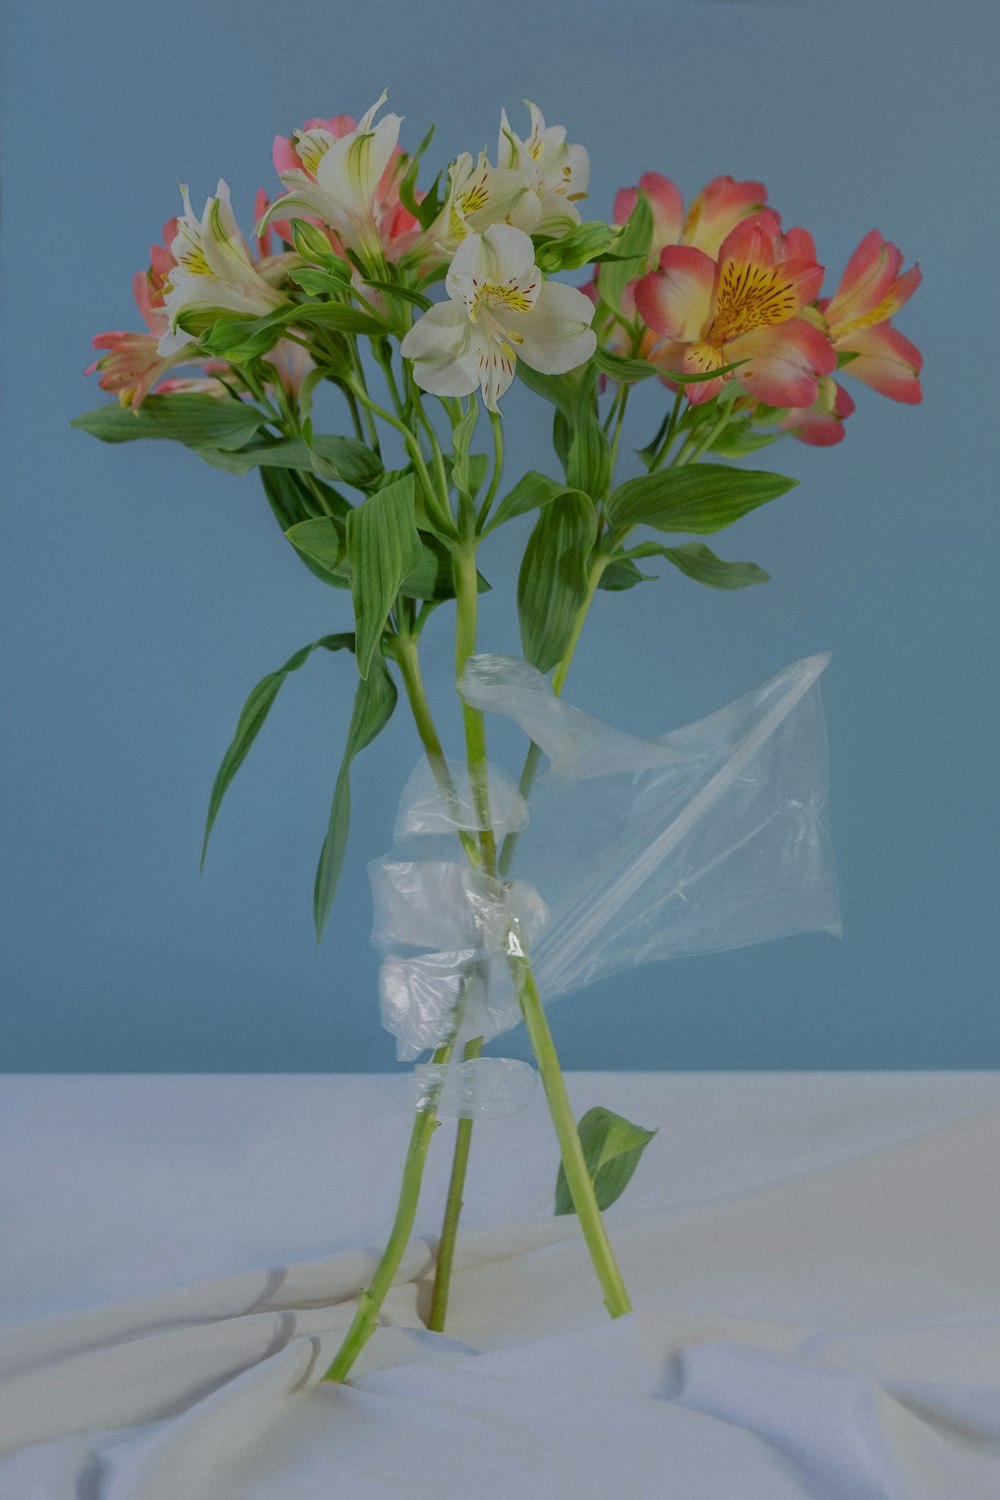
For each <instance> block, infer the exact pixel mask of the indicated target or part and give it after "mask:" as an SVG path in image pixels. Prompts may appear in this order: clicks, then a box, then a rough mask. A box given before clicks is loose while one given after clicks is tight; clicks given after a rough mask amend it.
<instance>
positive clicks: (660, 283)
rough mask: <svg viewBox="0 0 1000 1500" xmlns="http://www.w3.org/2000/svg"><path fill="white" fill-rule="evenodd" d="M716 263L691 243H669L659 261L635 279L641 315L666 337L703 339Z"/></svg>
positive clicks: (636, 296) (638, 307)
mask: <svg viewBox="0 0 1000 1500" xmlns="http://www.w3.org/2000/svg"><path fill="white" fill-rule="evenodd" d="M714 286H715V263H714V261H712V260H711V259H710V258H709V257H708V256H707V255H705V254H703V252H702V251H701V250H695V249H694V248H693V247H692V246H690V245H667V246H665V248H664V249H663V251H662V252H661V254H660V264H659V267H658V268H657V269H656V270H655V271H651V272H650V273H649V275H648V276H643V277H642V278H641V279H640V280H639V281H637V282H636V283H635V305H636V309H637V310H638V312H639V314H640V316H641V317H642V318H643V320H644V321H645V322H646V323H647V324H648V325H649V327H650V328H652V330H653V332H654V333H658V334H660V336H661V337H663V338H668V339H679V340H681V341H682V342H685V343H687V342H689V341H691V340H692V339H700V338H702V336H703V335H704V333H705V328H706V325H707V323H708V321H709V318H710V316H711V311H712V292H713V289H714Z"/></svg>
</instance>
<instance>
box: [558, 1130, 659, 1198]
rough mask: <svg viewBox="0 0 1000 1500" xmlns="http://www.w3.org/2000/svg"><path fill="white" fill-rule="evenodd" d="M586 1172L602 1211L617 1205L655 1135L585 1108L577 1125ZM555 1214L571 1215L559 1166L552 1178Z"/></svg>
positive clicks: (564, 1177)
mask: <svg viewBox="0 0 1000 1500" xmlns="http://www.w3.org/2000/svg"><path fill="white" fill-rule="evenodd" d="M577 1131H578V1133H579V1136H580V1144H581V1146H582V1147H583V1155H584V1160H585V1161H586V1163H587V1172H588V1173H589V1175H590V1180H591V1182H592V1183H593V1184H594V1196H595V1197H596V1198H597V1206H598V1208H600V1209H601V1210H602V1211H603V1210H604V1209H606V1208H610V1206H611V1204H612V1203H615V1202H617V1200H618V1199H619V1198H620V1197H621V1195H622V1193H623V1192H624V1191H625V1189H626V1188H627V1187H628V1185H629V1183H630V1182H631V1180H632V1176H633V1174H634V1172H635V1169H636V1167H637V1166H638V1165H639V1161H640V1159H641V1157H642V1154H643V1152H644V1151H645V1149H646V1147H647V1146H648V1145H649V1143H650V1141H651V1140H652V1139H653V1137H654V1135H656V1131H655V1130H646V1129H644V1128H643V1126H641V1125H633V1124H632V1122H631V1120H626V1119H625V1117H624V1116H623V1115H616V1114H615V1113H614V1111H613V1110H610V1109H604V1108H602V1107H601V1106H597V1107H596V1108H594V1109H588V1110H587V1113H586V1114H585V1115H583V1116H582V1117H581V1119H580V1121H579V1124H578V1125H577ZM555 1211H556V1213H557V1214H571V1213H574V1212H575V1209H574V1207H573V1198H572V1194H571V1193H570V1190H569V1183H568V1182H567V1180H566V1173H565V1170H564V1169H563V1167H562V1166H560V1168H559V1175H558V1177H557V1179H556V1206H555Z"/></svg>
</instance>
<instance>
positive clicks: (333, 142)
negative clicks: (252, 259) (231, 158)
mask: <svg viewBox="0 0 1000 1500" xmlns="http://www.w3.org/2000/svg"><path fill="white" fill-rule="evenodd" d="M385 99H386V94H385V91H384V90H383V92H382V93H381V95H380V96H379V98H378V99H376V101H375V103H374V104H373V105H372V107H371V109H369V110H368V111H367V113H366V114H365V115H364V116H363V117H362V119H361V121H360V122H359V124H358V127H357V129H356V130H352V131H349V132H348V134H347V135H342V136H335V135H333V134H332V133H331V132H330V131H329V130H323V129H321V128H319V127H317V128H316V129H313V130H297V131H296V132H295V139H296V146H297V150H298V155H299V159H300V161H301V162H302V163H303V165H304V166H305V168H306V170H305V171H300V170H299V169H297V168H292V169H291V170H289V171H287V172H282V173H281V174H280V175H281V180H282V182H283V183H284V184H285V186H286V187H287V188H289V189H290V191H289V192H288V193H286V194H285V195H284V197H282V198H279V199H278V200H277V202H275V203H272V204H271V207H270V208H269V209H268V211H267V213H266V214H265V215H264V217H263V219H262V220H261V222H260V224H258V226H257V232H258V233H260V232H261V230H262V229H263V228H264V227H265V226H266V225H267V223H268V221H269V220H270V219H272V218H273V217H274V216H275V215H276V214H280V216H281V217H282V218H288V217H289V216H290V211H291V210H294V209H298V210H299V212H300V213H305V214H311V215H313V216H314V217H315V218H318V219H322V221H323V222H324V223H325V224H329V226H330V228H331V229H333V230H334V231H335V233H336V234H337V235H338V236H339V238H340V239H341V240H342V242H343V243H344V244H345V245H346V246H348V248H350V249H351V250H355V251H357V253H358V254H359V255H360V256H361V257H362V259H363V260H365V261H368V262H375V263H376V264H377V263H378V262H379V261H380V260H381V259H382V258H383V250H382V241H381V239H380V237H379V232H378V221H377V212H376V210H377V203H376V198H377V194H378V188H379V184H380V182H381V181H382V174H383V172H384V171H385V169H386V167H387V166H388V165H389V161H390V159H391V157H392V153H393V151H394V150H395V148H396V144H397V142H398V140H399V127H400V125H401V124H402V123H403V122H402V118H401V116H400V115H386V116H385V118H384V119H382V120H380V121H379V122H378V124H377V125H373V123H372V122H373V120H374V118H375V115H376V113H377V111H378V110H379V109H381V107H382V105H383V104H384V103H385Z"/></svg>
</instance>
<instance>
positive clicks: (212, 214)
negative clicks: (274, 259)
mask: <svg viewBox="0 0 1000 1500" xmlns="http://www.w3.org/2000/svg"><path fill="white" fill-rule="evenodd" d="M181 194H182V196H183V199H184V213H183V214H182V215H181V216H180V218H179V219H178V220H177V234H176V235H175V237H174V239H173V241H172V243H171V245H170V253H171V255H172V256H173V258H174V260H175V262H176V264H175V265H173V266H171V268H170V272H169V274H168V277H167V280H166V281H165V282H164V287H163V306H164V309H165V310H166V312H167V315H168V317H169V319H170V331H169V332H168V333H165V334H164V335H163V337H162V338H161V339H160V342H159V345H158V346H157V347H158V352H159V353H160V354H163V355H167V354H174V353H176V351H177V350H178V349H182V348H183V347H184V346H185V345H186V344H190V343H193V342H194V337H193V335H192V334H190V333H186V332H183V331H181V330H180V329H178V328H177V320H178V318H179V317H180V316H181V314H182V313H187V314H197V315H198V321H199V323H200V324H202V323H203V324H204V325H205V326H206V327H207V326H208V324H209V323H211V322H214V320H215V318H217V317H218V316H219V315H220V314H223V313H227V312H229V313H239V314H242V315H243V316H244V317H249V318H258V317H262V316H263V315H264V314H265V313H269V312H272V311H273V309H274V308H276V307H280V306H281V305H282V303H283V302H285V301H286V298H285V297H284V296H283V295H282V294H281V293H280V292H278V291H276V290H275V289H274V287H273V286H269V285H268V283H267V282H266V281H265V280H264V278H263V276H261V275H260V274H259V273H258V271H257V268H256V267H255V266H254V263H253V261H252V260H251V258H250V252H249V251H248V250H247V247H246V245H245V244H244V241H243V237H242V235H241V234H240V231H239V229H238V228H237V226H236V220H235V218H234V217H233V210H232V208H231V206H230V202H229V188H228V187H227V185H226V184H225V183H224V182H220V183H219V186H218V188H217V190H216V197H214V198H209V200H208V202H207V203H206V204H205V212H204V213H203V214H202V216H201V218H200V219H198V218H197V216H196V215H195V213H194V211H193V209H192V207H191V199H190V196H189V194H188V190H187V188H186V187H182V188H181Z"/></svg>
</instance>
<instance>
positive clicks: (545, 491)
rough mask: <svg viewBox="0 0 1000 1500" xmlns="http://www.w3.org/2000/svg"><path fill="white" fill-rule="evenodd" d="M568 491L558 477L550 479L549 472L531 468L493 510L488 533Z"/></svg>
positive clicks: (539, 507)
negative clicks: (542, 472) (541, 472)
mask: <svg viewBox="0 0 1000 1500" xmlns="http://www.w3.org/2000/svg"><path fill="white" fill-rule="evenodd" d="M565 493H566V486H565V484H561V483H560V482H559V481H558V480H556V479H550V478H549V476H548V475H547V474H540V473H539V472H538V470H537V469H529V470H528V472H527V473H526V474H525V475H524V477H523V478H522V479H519V480H518V481H517V484H515V486H514V488H513V489H512V490H511V491H510V493H509V494H507V495H505V496H504V498H503V499H502V500H501V501H500V504H499V505H498V506H497V508H496V510H495V511H494V512H493V514H492V516H491V517H490V519H489V522H488V524H487V526H486V532H485V533H484V534H488V533H489V532H491V531H494V530H495V529H496V528H497V527H498V526H502V525H503V524H504V522H505V521H512V520H513V519H514V517H515V516H523V515H526V514H527V512H528V511H529V510H541V508H542V507H543V506H545V505H548V503H549V501H550V500H555V498H556V496H557V495H563V494H565Z"/></svg>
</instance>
